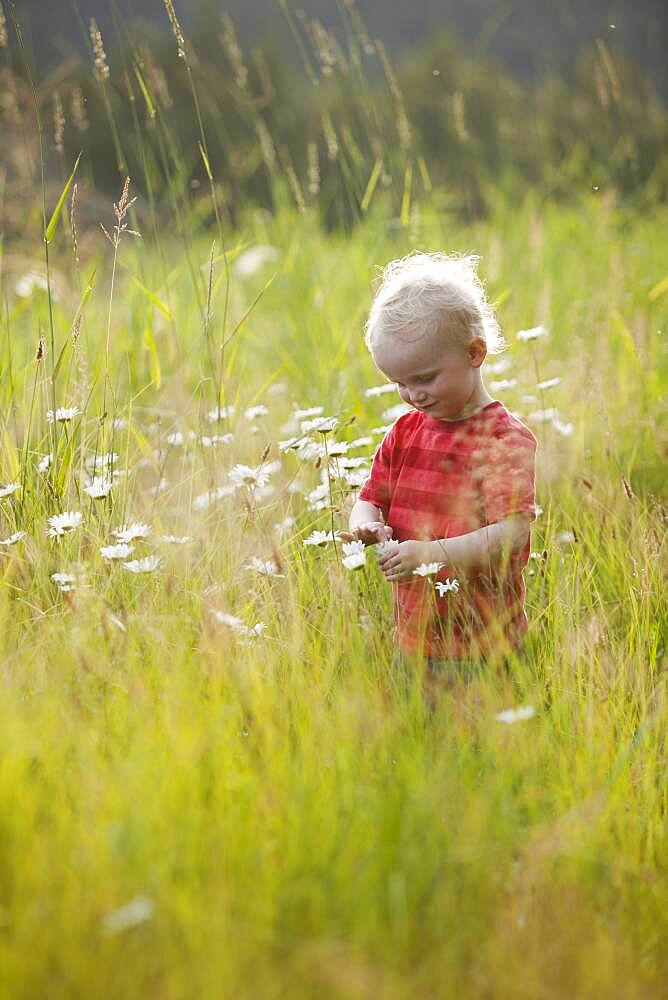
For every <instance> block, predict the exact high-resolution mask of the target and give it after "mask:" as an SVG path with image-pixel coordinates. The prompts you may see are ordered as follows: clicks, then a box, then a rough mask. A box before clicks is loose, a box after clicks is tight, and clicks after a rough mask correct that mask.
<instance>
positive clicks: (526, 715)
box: [495, 705, 536, 725]
mask: <svg viewBox="0 0 668 1000" xmlns="http://www.w3.org/2000/svg"><path fill="white" fill-rule="evenodd" d="M535 714H536V709H535V708H534V707H533V705H521V706H520V707H519V708H506V709H504V711H503V712H499V713H498V714H497V715H496V716H495V718H496V720H497V722H505V723H506V725H512V724H513V723H514V722H522V720H524V719H531V718H532V716H534V715H535Z"/></svg>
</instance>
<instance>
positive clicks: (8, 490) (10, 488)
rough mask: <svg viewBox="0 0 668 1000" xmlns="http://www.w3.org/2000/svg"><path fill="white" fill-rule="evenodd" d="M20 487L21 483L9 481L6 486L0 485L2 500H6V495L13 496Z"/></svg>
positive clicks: (0, 497) (0, 498)
mask: <svg viewBox="0 0 668 1000" xmlns="http://www.w3.org/2000/svg"><path fill="white" fill-rule="evenodd" d="M20 489H21V484H20V483H7V485H6V486H0V500H4V498H5V497H10V496H12V494H14V493H16V491H17V490H20Z"/></svg>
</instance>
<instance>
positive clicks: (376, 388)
mask: <svg viewBox="0 0 668 1000" xmlns="http://www.w3.org/2000/svg"><path fill="white" fill-rule="evenodd" d="M396 391H397V386H396V384H395V383H394V382H385V383H384V384H383V385H372V386H370V387H369V388H368V389H365V390H364V395H365V396H366V397H367V399H370V398H371V397H372V396H384V395H385V393H388V392H396Z"/></svg>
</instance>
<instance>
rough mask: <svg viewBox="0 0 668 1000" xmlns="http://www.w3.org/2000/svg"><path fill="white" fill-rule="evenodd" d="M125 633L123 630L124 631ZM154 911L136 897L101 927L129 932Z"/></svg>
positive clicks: (150, 902)
mask: <svg viewBox="0 0 668 1000" xmlns="http://www.w3.org/2000/svg"><path fill="white" fill-rule="evenodd" d="M124 631H125V629H124ZM154 911H155V904H154V903H153V900H152V899H149V898H148V897H147V896H137V897H136V898H135V899H133V900H131V901H130V902H129V903H126V904H125V906H121V907H119V909H117V910H112V911H111V912H110V913H107V914H106V915H105V917H104V919H103V922H102V923H103V927H104V929H105V931H107V933H108V934H118V933H119V932H120V931H127V930H130V928H132V927H138V926H139V925H140V924H145V923H146V921H147V920H150V919H151V917H152V916H153V913H154Z"/></svg>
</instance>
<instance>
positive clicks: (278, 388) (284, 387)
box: [267, 382, 290, 396]
mask: <svg viewBox="0 0 668 1000" xmlns="http://www.w3.org/2000/svg"><path fill="white" fill-rule="evenodd" d="M289 388H290V387H289V385H288V383H287V382H274V384H273V385H270V386H269V388H268V389H267V395H268V396H282V395H283V393H284V392H287V391H288V389H289Z"/></svg>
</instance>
